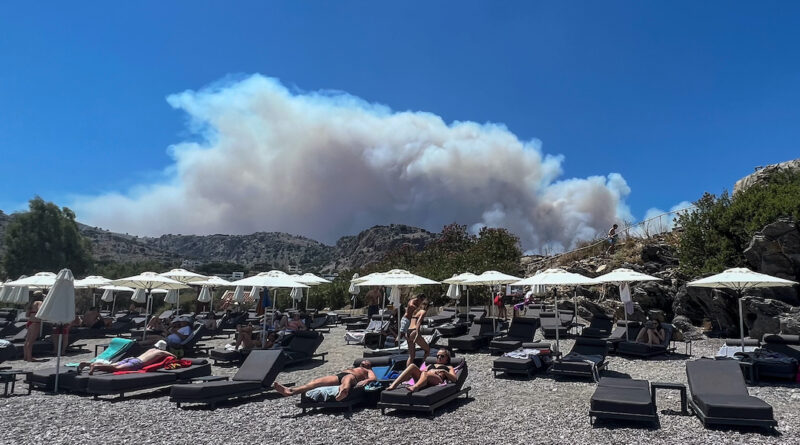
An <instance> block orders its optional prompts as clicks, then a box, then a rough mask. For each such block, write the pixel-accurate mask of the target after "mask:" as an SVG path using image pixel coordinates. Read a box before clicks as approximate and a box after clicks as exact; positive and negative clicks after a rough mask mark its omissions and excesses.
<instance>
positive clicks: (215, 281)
mask: <svg viewBox="0 0 800 445" xmlns="http://www.w3.org/2000/svg"><path fill="white" fill-rule="evenodd" d="M189 284H191V285H193V286H211V287H233V285H232V284H231V282H230V281H228V280H225V279H223V278H220V277H216V276H214V277H209V278H208V279H207V280H200V281H191V282H189Z"/></svg>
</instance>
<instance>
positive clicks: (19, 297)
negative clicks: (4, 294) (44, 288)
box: [8, 286, 30, 305]
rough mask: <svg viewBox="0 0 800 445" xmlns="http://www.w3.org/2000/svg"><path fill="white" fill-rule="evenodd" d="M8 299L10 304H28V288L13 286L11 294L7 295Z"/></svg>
mask: <svg viewBox="0 0 800 445" xmlns="http://www.w3.org/2000/svg"><path fill="white" fill-rule="evenodd" d="M8 298H9V300H8V301H9V302H10V303H14V304H21V305H25V304H28V302H29V298H30V290H29V289H28V286H15V287H13V288H11V293H10V294H9V297H8Z"/></svg>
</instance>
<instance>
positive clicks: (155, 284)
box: [111, 272, 189, 339]
mask: <svg viewBox="0 0 800 445" xmlns="http://www.w3.org/2000/svg"><path fill="white" fill-rule="evenodd" d="M111 284H115V285H117V286H128V287H132V288H134V289H142V290H145V291H146V292H147V294H148V297H147V301H148V302H149V301H152V298H153V297H152V295H150V292H151V291H152V290H153V289H166V290H169V289H183V288H186V287H189V286H187V285H185V284H183V283H181V282H180V281H176V280H173V279H172V278H169V277H166V276H163V275H159V274H157V273H155V272H142V273H141V274H139V275H134V276H132V277H126V278H121V279H119V280H114V281H112V282H111ZM148 306H149V305H148ZM149 318H150V312H147V314H146V315H145V326H147V323H148V322H149ZM146 334H147V329H144V330H143V331H142V339H144V338H145V335H146Z"/></svg>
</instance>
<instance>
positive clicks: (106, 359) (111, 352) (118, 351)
mask: <svg viewBox="0 0 800 445" xmlns="http://www.w3.org/2000/svg"><path fill="white" fill-rule="evenodd" d="M131 345H133V340H129V339H127V338H119V337H117V338H112V339H111V342H110V343H109V344H108V347H107V348H106V349H105V350H104V351H103V352H102V353H101V354H100V355H98V356H97V357H95V358H93V359H91V360H89V363H101V364H108V363H112V362H113V361H114V359H116V358H118V357H119V356H121V355H122V354H123V353H125V351H127V350H128V349H130V347H131ZM79 364H80V363H67V366H70V367H75V368H77V367H78V365H79Z"/></svg>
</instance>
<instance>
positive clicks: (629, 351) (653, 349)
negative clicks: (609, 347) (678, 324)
mask: <svg viewBox="0 0 800 445" xmlns="http://www.w3.org/2000/svg"><path fill="white" fill-rule="evenodd" d="M661 328H662V329H664V342H663V343H661V344H660V345H648V344H647V343H638V342H636V341H635V340H636V339H635V338H630V341H623V342H620V343H619V344H618V345H617V349H616V351H617V354H618V355H627V356H632V357H641V358H648V357H655V356H657V355H663V354H667V353H669V352H672V351H674V350H675V348H672V347H670V342H671V341H672V332H673V330H674V329H675V328H674V327H673V326H672V325H671V324H669V323H661Z"/></svg>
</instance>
